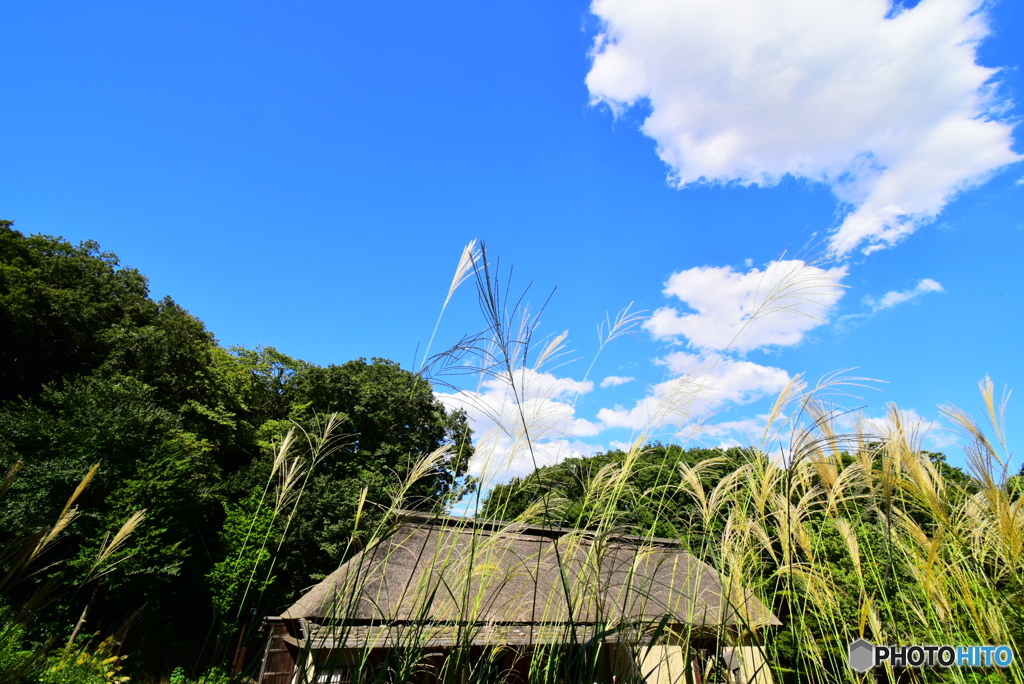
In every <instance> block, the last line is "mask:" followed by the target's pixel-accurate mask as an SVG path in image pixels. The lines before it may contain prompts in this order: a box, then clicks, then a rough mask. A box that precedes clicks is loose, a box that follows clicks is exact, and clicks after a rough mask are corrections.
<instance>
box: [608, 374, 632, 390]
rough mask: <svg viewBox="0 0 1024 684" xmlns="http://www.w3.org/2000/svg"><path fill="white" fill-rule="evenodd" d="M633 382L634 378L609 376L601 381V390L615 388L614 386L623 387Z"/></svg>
mask: <svg viewBox="0 0 1024 684" xmlns="http://www.w3.org/2000/svg"><path fill="white" fill-rule="evenodd" d="M634 380H636V378H632V377H625V376H622V375H609V376H608V377H607V378H605V379H604V380H602V381H601V389H605V388H607V387H615V386H616V385H625V384H626V383H627V382H633V381H634Z"/></svg>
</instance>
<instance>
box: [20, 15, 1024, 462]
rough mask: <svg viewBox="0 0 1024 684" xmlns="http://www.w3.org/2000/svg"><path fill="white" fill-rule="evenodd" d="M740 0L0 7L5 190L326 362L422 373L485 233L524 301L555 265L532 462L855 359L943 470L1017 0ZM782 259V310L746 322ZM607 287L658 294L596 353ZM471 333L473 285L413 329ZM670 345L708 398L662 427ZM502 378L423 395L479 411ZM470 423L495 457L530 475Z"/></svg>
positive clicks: (977, 344)
mask: <svg viewBox="0 0 1024 684" xmlns="http://www.w3.org/2000/svg"><path fill="white" fill-rule="evenodd" d="M760 4H761V3H759V2H756V1H755V0H743V1H739V2H736V3H734V4H733V5H731V6H730V9H729V10H728V11H726V10H724V9H723V8H722V6H721V5H720V4H718V3H711V2H706V1H705V2H697V1H694V0H680V1H678V2H670V1H669V0H597V1H596V2H594V3H593V4H588V3H586V2H569V1H566V2H557V3H553V2H540V1H536V2H531V1H519V2H515V3H512V2H470V1H468V0H467V1H461V2H447V1H440V2H433V3H413V2H388V3H367V4H364V5H357V4H355V3H345V4H342V3H329V2H314V1H308V2H299V3H289V4H287V5H286V4H284V3H267V2H263V3H260V2H244V3H243V2H223V3H214V4H213V5H210V4H209V3H202V4H200V3H190V2H176V3H167V2H153V3H144V4H140V3H127V2H125V3H116V2H106V3H94V4H92V5H88V6H86V5H82V4H81V3H60V2H37V3H7V4H6V5H5V6H4V7H3V8H2V9H0V20H2V22H3V26H4V28H5V48H6V49H5V55H4V58H3V67H2V69H0V92H3V94H4V97H3V100H4V107H3V108H2V110H0V121H2V124H3V126H2V130H3V135H2V136H0V157H2V159H3V164H2V166H0V217H3V218H8V219H14V220H15V221H16V226H17V227H18V228H19V229H20V230H22V231H25V232H29V233H36V232H40V233H47V234H59V235H64V236H65V237H67V238H69V239H71V240H74V241H78V240H84V239H95V240H97V241H99V242H100V243H101V245H102V246H103V247H104V248H105V249H108V250H112V251H114V252H116V253H118V254H119V255H120V256H121V258H122V261H123V263H125V264H127V265H131V266H134V267H137V268H139V269H140V270H142V271H143V272H144V273H146V274H147V275H148V276H149V277H150V280H151V287H152V292H153V295H154V296H156V297H161V296H163V295H167V294H169V295H171V296H172V297H174V298H175V299H176V300H177V301H178V302H179V303H180V304H182V305H183V306H185V307H186V308H187V309H188V310H190V311H191V312H192V313H194V314H195V315H197V316H199V317H200V318H201V319H202V320H203V321H205V322H206V324H207V325H208V326H209V327H210V329H211V330H213V331H214V333H215V334H216V335H217V337H218V339H219V340H220V341H221V343H223V344H225V345H246V346H249V347H253V346H257V345H272V346H275V347H277V348H278V349H280V350H282V351H284V352H286V353H288V354H291V355H293V356H296V357H299V358H303V359H307V360H310V361H314V362H317V363H321V364H327V363H342V362H344V361H346V360H349V359H352V358H357V357H361V356H365V357H370V356H382V357H388V358H391V359H394V360H397V361H399V362H401V363H402V364H403V365H404V366H406V367H411V366H412V365H413V362H414V359H415V358H416V355H417V353H419V354H420V355H422V353H423V349H424V346H425V345H426V343H427V340H428V339H429V338H430V335H431V332H432V330H433V328H434V324H435V321H436V319H437V315H438V312H439V310H440V308H441V305H442V303H443V301H444V298H445V294H446V293H447V291H448V287H449V284H450V282H451V279H452V274H453V272H454V269H455V267H456V264H457V263H458V260H459V255H460V253H461V251H462V249H463V247H464V246H465V245H466V244H467V243H469V242H470V241H471V240H473V239H483V240H485V241H486V244H487V248H488V253H489V255H490V256H491V258H492V259H494V258H495V257H499V256H500V261H501V264H502V268H503V269H504V270H506V271H507V270H508V269H509V268H510V267H511V269H512V282H513V289H515V288H520V289H521V288H525V287H526V286H527V285H530V284H531V283H532V287H531V289H530V293H529V299H531V301H533V302H534V303H535V305H537V306H539V305H540V304H541V303H543V301H544V300H545V299H546V297H547V295H548V294H549V293H550V292H551V291H552V290H555V293H554V296H553V297H552V299H551V300H550V303H549V304H548V305H547V308H546V309H545V311H544V314H543V318H542V320H541V322H540V327H539V329H538V333H537V336H538V339H542V338H544V337H545V335H557V334H559V333H561V332H562V331H563V330H566V329H567V330H568V331H569V338H568V342H567V350H569V352H570V353H567V354H566V355H565V356H563V357H562V360H563V361H568V360H572V359H578V361H575V362H573V363H566V364H563V365H558V366H557V367H548V368H541V369H539V370H537V371H536V373H535V374H532V375H529V376H528V377H525V379H526V380H527V382H528V383H529V384H530V388H531V389H530V392H532V393H533V394H531V395H530V397H531V400H536V402H537V406H538V407H540V408H543V409H544V410H545V411H548V414H547V415H548V417H553V418H552V420H554V421H555V423H557V425H555V426H554V427H555V428H556V432H557V434H551V435H548V437H547V438H546V439H545V440H542V441H545V442H546V443H547V444H548V446H547V447H546V448H545V450H544V451H543V453H544V457H545V458H547V459H549V460H553V459H557V458H561V457H564V456H565V455H568V454H570V453H591V452H593V451H595V450H600V449H605V448H609V447H611V446H614V445H617V444H621V443H624V442H628V441H629V439H631V438H632V437H634V436H636V435H637V434H639V432H638V427H639V426H640V425H641V424H646V425H647V426H648V427H651V428H652V432H651V434H652V435H653V436H659V437H662V438H664V439H672V438H673V436H675V437H677V438H678V437H680V431H682V432H683V433H685V434H686V435H687V437H688V439H689V440H690V441H689V442H688V443H690V444H694V445H696V444H705V445H712V446H713V445H719V444H733V443H742V442H744V441H749V436H750V434H751V432H752V431H753V432H756V429H757V427H758V421H759V420H760V419H759V418H758V416H759V415H763V414H764V412H765V410H766V405H767V403H768V401H769V397H771V396H772V395H773V394H774V393H775V392H777V391H778V390H779V388H780V387H781V386H782V385H783V384H784V383H785V381H786V380H788V379H789V378H792V377H793V376H795V375H796V374H798V373H804V374H805V376H806V377H807V378H808V379H809V380H810V381H812V382H814V381H816V380H817V379H818V378H819V377H821V376H823V375H826V374H829V373H832V372H834V371H840V370H844V369H856V370H853V371H851V373H852V374H853V375H858V376H865V377H870V378H877V379H880V380H883V381H885V383H884V384H878V385H877V386H876V388H875V389H857V390H856V391H855V394H856V395H857V396H853V397H845V398H840V403H841V404H842V405H843V406H844V408H850V409H862V411H863V413H864V415H865V416H866V417H867V418H877V417H879V416H881V415H883V412H884V407H885V404H886V403H887V402H895V403H896V404H898V405H899V406H900V407H901V408H903V409H905V410H907V411H912V412H913V413H912V414H910V415H911V417H912V418H915V419H919V420H920V421H922V422H923V423H924V424H926V425H929V426H930V427H931V430H930V434H929V437H928V438H927V439H926V441H925V446H927V447H929V448H935V449H941V450H944V451H946V452H948V453H949V454H950V457H951V459H952V460H954V461H956V462H960V460H961V458H962V456H961V455H960V450H959V446H958V444H961V443H962V442H963V440H962V439H960V440H959V442H958V438H957V437H956V435H955V434H953V433H951V432H949V431H948V430H947V429H946V428H948V427H949V423H948V421H945V420H944V419H943V418H942V417H941V414H940V412H939V411H938V408H937V407H938V405H940V404H945V403H947V402H952V403H955V404H957V405H960V406H962V407H963V408H966V409H968V410H971V411H975V412H977V411H978V410H979V409H980V400H979V396H978V392H977V383H978V381H979V380H981V379H982V378H984V377H985V376H986V375H988V376H991V378H992V380H993V381H994V382H995V383H996V386H997V388H998V391H1000V392H1001V391H1002V389H1003V387H1008V388H1010V389H1013V388H1017V389H1018V390H1019V389H1020V388H1022V387H1024V363H1022V362H1021V360H1020V344H1019V342H1018V340H1019V338H1020V337H1021V334H1022V332H1024V330H1022V322H1024V294H1022V293H1024V282H1022V281H1024V277H1022V276H1021V272H1020V269H1019V268H1018V262H1019V260H1020V257H1021V255H1022V254H1024V212H1022V208H1024V201H1022V197H1024V184H1022V180H1024V165H1022V164H1021V163H1020V161H1019V160H1020V158H1021V152H1022V146H1021V144H1020V143H1019V142H1018V140H1019V137H1020V136H1019V132H1018V129H1019V126H1018V121H1019V120H1020V118H1021V115H1022V108H1021V105H1020V102H1021V101H1022V99H1024V77H1022V75H1021V66H1022V65H1024V48H1022V47H1021V42H1020V41H1019V40H1015V34H1016V33H1019V29H1020V27H1021V26H1024V10H1022V8H1021V6H1020V3H1014V2H1010V1H1009V0H1003V1H1001V2H995V3H991V4H989V3H985V4H981V5H979V4H978V3H977V2H970V1H967V0H923V1H922V2H920V3H919V4H913V3H912V4H909V5H901V6H900V7H898V8H895V9H894V8H892V7H891V6H889V5H887V4H886V3H884V2H878V1H876V0H863V1H861V0H858V1H857V2H850V0H829V1H827V2H823V1H820V0H815V1H813V2H812V1H810V0H782V1H780V2H779V3H774V4H773V5H772V8H771V11H770V12H765V11H764V10H762V9H761V7H760ZM787 277H790V278H792V277H797V279H798V281H799V282H802V283H804V284H805V289H804V290H802V291H800V292H794V291H792V290H790V291H789V293H790V294H791V295H792V294H796V295H798V296H797V297H793V298H791V299H788V300H784V301H783V304H784V305H785V306H787V307H788V310H789V312H790V314H793V312H794V311H795V313H796V314H798V315H788V314H787V313H786V312H782V313H781V314H775V315H773V316H768V317H765V318H761V319H758V320H757V321H755V322H754V323H752V324H749V325H746V326H744V325H743V321H744V318H743V316H744V313H745V312H746V313H749V308H750V306H751V305H752V303H753V304H754V305H756V300H757V298H758V294H757V293H758V292H763V291H764V289H765V287H766V286H770V285H773V284H778V283H780V282H785V281H786V278H787ZM759 287H760V290H759V289H758V288H759ZM630 303H632V307H633V310H635V311H640V312H645V313H646V315H647V316H648V317H649V318H647V319H646V320H645V321H643V322H641V323H640V324H639V325H638V327H637V329H636V334H634V335H631V336H627V337H623V338H620V339H618V340H615V341H614V342H612V343H611V344H609V345H608V346H607V347H606V348H605V349H603V350H602V351H601V353H600V355H597V352H598V337H597V334H596V326H597V325H598V323H600V322H601V321H603V320H604V319H605V317H606V315H607V314H609V313H610V314H612V315H614V314H615V312H617V311H619V310H620V309H622V308H623V307H625V306H626V305H629V304H630ZM745 307H746V308H745ZM805 314H811V315H813V316H814V318H813V319H812V318H809V317H808V316H807V315H805ZM479 325H480V319H479V316H478V315H477V313H476V310H475V297H474V295H473V293H472V291H471V289H469V288H464V289H462V290H460V291H459V292H457V293H456V295H455V296H454V298H453V300H452V302H451V305H450V306H449V308H448V310H447V312H446V314H445V318H444V320H443V321H442V325H441V328H440V330H439V333H438V337H437V339H436V340H435V343H434V348H433V350H434V351H437V350H439V349H441V348H443V347H445V346H446V345H448V344H451V343H453V342H454V341H455V340H457V339H458V338H459V336H460V335H461V334H463V333H465V332H469V331H472V330H475V329H476V328H478V327H479ZM595 356H597V361H596V362H595V363H594V367H593V369H592V371H591V372H590V374H589V376H586V377H585V374H586V373H587V369H588V366H589V364H590V362H591V360H592V359H593V358H594V357H595ZM702 369H703V370H702ZM680 372H683V373H689V376H688V377H690V378H691V379H692V378H697V377H699V378H701V380H702V384H703V385H705V386H707V387H709V388H710V389H711V390H712V391H711V393H710V394H707V395H706V396H707V397H708V398H705V399H702V400H701V401H700V402H697V403H692V404H690V405H689V408H690V409H691V410H690V412H689V413H688V414H687V415H685V416H684V415H679V416H674V417H673V416H671V415H668V416H667V417H666V415H667V414H666V412H665V411H664V410H662V411H661V414H660V415H661V419H660V420H653V419H652V418H651V417H652V416H654V415H656V414H658V410H659V406H661V405H659V403H658V402H659V401H662V400H664V399H665V394H666V392H669V391H670V390H671V388H672V387H675V386H674V385H670V384H667V383H672V382H678V374H679V373H680ZM610 377H615V378H620V379H624V378H632V380H630V381H628V382H622V383H621V384H613V383H614V381H605V380H606V379H607V378H610ZM602 384H603V385H604V387H602ZM659 393H660V394H659ZM505 394H506V393H505V391H504V390H503V389H501V388H495V387H490V388H488V387H478V386H476V385H475V384H473V383H471V382H470V383H469V384H467V385H466V387H465V392H464V393H463V394H462V395H460V396H455V394H454V392H448V396H446V401H450V402H453V403H454V402H455V401H456V400H457V399H459V398H460V397H461V399H463V400H469V401H471V402H472V403H473V405H474V406H475V408H474V410H473V411H471V413H472V415H473V416H474V419H475V420H476V425H477V427H478V428H479V431H480V434H481V435H482V434H483V433H484V431H485V430H486V429H487V428H488V421H487V419H486V413H487V412H486V411H483V410H482V408H483V407H487V406H489V407H492V408H493V407H495V406H497V405H499V404H500V402H502V401H504V398H505ZM661 408H662V409H663V408H664V406H661ZM705 411H707V413H705ZM668 413H671V412H668ZM698 414H700V417H701V419H702V421H703V424H704V425H705V426H706V429H705V430H704V431H703V432H701V433H699V434H695V435H694V434H691V433H692V429H691V428H692V425H693V421H694V419H695V416H697V415H698ZM1022 415H1024V414H1022V412H1021V411H1020V410H1018V407H1017V406H1015V405H1014V403H1013V402H1011V404H1010V408H1009V414H1008V433H1009V437H1010V443H1011V448H1012V445H1013V444H1014V443H1017V444H1019V435H1020V432H1021V428H1024V419H1022ZM652 423H653V424H652ZM1014 440H1017V441H1016V442H1014ZM505 446H507V445H505ZM494 449H495V450H496V453H501V454H503V456H505V457H509V456H510V457H511V459H512V460H511V462H508V463H506V464H505V465H504V466H502V468H500V469H498V470H500V473H498V474H496V475H494V477H497V478H498V479H501V478H504V477H508V476H509V475H510V474H515V473H521V472H524V471H525V470H526V469H527V468H528V467H529V462H528V461H526V460H524V459H523V457H522V454H516V453H511V454H509V452H508V449H505V447H503V446H502V444H501V440H500V439H499V440H497V441H496V442H495V445H494ZM502 449H505V451H502ZM496 458H497V457H496Z"/></svg>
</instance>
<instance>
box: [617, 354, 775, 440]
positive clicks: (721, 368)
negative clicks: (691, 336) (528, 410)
mask: <svg viewBox="0 0 1024 684" xmlns="http://www.w3.org/2000/svg"><path fill="white" fill-rule="evenodd" d="M662 363H664V364H666V365H668V366H669V368H670V370H672V371H673V373H675V374H676V375H675V377H673V378H672V379H671V380H667V381H665V382H662V383H658V384H656V385H654V386H653V387H651V389H650V391H649V392H648V394H647V395H646V396H645V397H643V398H642V399H640V400H639V401H637V402H636V404H635V405H634V406H633V407H631V408H625V407H622V406H616V407H614V408H603V409H601V410H600V411H598V413H597V418H598V420H600V421H601V422H602V423H603V424H604V425H605V427H609V428H612V427H617V428H627V429H629V430H634V431H639V430H645V429H649V430H657V429H659V428H666V427H672V428H676V429H678V428H681V427H683V426H690V427H691V428H692V427H693V426H694V425H696V424H699V423H701V422H702V421H703V420H704V419H705V418H706V417H707V416H708V414H709V413H711V412H713V411H715V410H716V409H718V408H721V407H722V406H723V405H725V404H726V403H733V404H749V403H751V402H754V401H757V400H758V399H761V398H763V397H765V396H768V395H772V394H776V393H777V392H779V391H780V390H781V389H782V388H783V387H785V386H786V383H788V382H789V380H790V376H789V373H787V372H786V371H784V370H782V369H781V368H773V367H771V366H762V365H759V364H756V363H753V362H751V361H741V360H736V359H730V358H725V357H713V356H712V357H708V356H703V355H699V354H687V353H685V352H676V353H673V354H669V355H668V357H666V358H665V359H664V360H663V361H662Z"/></svg>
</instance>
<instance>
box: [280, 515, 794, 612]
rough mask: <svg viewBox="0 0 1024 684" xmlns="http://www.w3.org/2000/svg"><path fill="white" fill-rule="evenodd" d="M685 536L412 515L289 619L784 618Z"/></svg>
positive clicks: (301, 602)
mask: <svg viewBox="0 0 1024 684" xmlns="http://www.w3.org/2000/svg"><path fill="white" fill-rule="evenodd" d="M726 594H727V592H726V591H724V589H723V586H722V581H721V579H720V577H719V575H718V573H716V572H715V570H714V569H712V568H711V567H710V566H708V565H707V564H706V563H703V562H701V561H700V560H698V559H697V558H695V557H694V556H692V555H690V554H689V553H687V552H686V551H685V550H683V549H681V548H680V547H679V545H678V542H675V541H672V540H664V539H645V538H641V537H628V536H618V537H611V536H604V537H595V536H594V535H593V534H592V533H587V532H581V531H574V530H567V529H562V528H551V527H528V526H522V525H518V526H517V525H512V524H508V523H499V522H489V521H471V520H464V519H459V518H447V517H429V516H423V515H409V516H407V517H406V518H405V519H404V520H403V521H402V522H401V523H400V524H399V525H398V528H397V530H396V531H395V533H394V534H392V535H391V536H389V537H388V538H386V539H384V540H383V541H381V542H380V543H378V544H376V545H374V546H372V547H371V548H368V549H365V550H363V551H362V552H360V553H358V554H356V555H355V556H354V557H352V558H351V559H349V560H348V561H347V562H345V563H344V564H343V565H341V566H340V567H339V568H338V569H337V570H335V571H334V572H333V573H331V575H329V576H328V577H327V578H326V579H324V580H323V581H322V582H321V583H320V584H318V585H316V586H315V587H313V589H311V590H310V591H309V592H307V593H306V594H305V595H304V596H302V598H300V599H299V600H298V601H297V602H296V603H295V605H293V606H291V607H290V608H289V609H288V610H287V611H286V612H285V613H283V614H282V616H281V617H282V618H285V619H297V618H303V619H305V621H313V622H318V623H323V624H326V623H333V624H349V625H359V624H362V625H366V624H377V625H379V624H425V623H431V624H462V625H466V624H476V625H496V624H505V625H510V624H519V625H529V626H531V627H529V629H531V630H532V629H533V627H532V626H535V625H549V626H551V625H559V624H563V625H564V624H570V623H572V624H578V623H588V624H595V623H599V624H606V625H607V624H640V623H657V622H659V621H661V620H662V619H663V618H665V617H666V616H668V622H670V623H672V624H683V625H695V626H702V627H704V626H706V627H711V626H718V625H747V626H752V627H758V626H763V625H766V624H779V622H778V620H777V619H776V618H775V617H774V616H773V615H772V614H771V612H770V611H769V610H768V609H767V608H766V607H765V606H764V604H762V603H761V602H760V601H758V600H757V599H756V598H754V597H752V596H749V595H748V596H746V598H745V600H743V599H740V600H730V599H729V597H728V596H727V595H726Z"/></svg>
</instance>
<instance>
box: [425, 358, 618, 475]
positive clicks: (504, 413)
mask: <svg viewBox="0 0 1024 684" xmlns="http://www.w3.org/2000/svg"><path fill="white" fill-rule="evenodd" d="M513 379H514V385H515V386H514V387H513V383H512V382H510V379H509V378H508V377H507V376H505V377H501V376H499V377H490V378H487V379H486V380H485V381H484V382H483V383H482V385H481V386H480V388H478V389H477V390H476V391H473V390H460V391H456V392H449V393H445V392H437V393H436V396H437V398H438V399H439V400H440V401H441V402H442V403H443V404H444V405H445V406H446V407H448V408H454V409H463V410H465V411H466V414H467V416H468V418H469V424H470V427H472V428H473V433H474V435H475V437H476V455H475V456H474V458H473V461H472V462H471V463H470V466H469V472H470V474H471V475H474V476H476V477H485V479H487V481H488V482H490V483H492V484H493V483H494V482H501V481H505V480H507V479H508V478H511V477H516V476H518V475H520V474H523V473H525V472H529V471H530V470H532V469H533V467H534V463H535V462H536V463H537V464H539V465H551V464H552V463H557V462H558V461H560V460H561V459H563V458H566V457H567V456H570V455H579V454H585V453H589V450H590V449H592V448H593V447H591V446H589V445H586V444H584V443H582V442H580V441H578V440H572V439H570V438H577V437H592V436H594V435H597V434H598V433H600V432H601V431H602V430H603V429H604V426H603V425H601V424H600V423H594V422H591V421H588V420H586V419H583V418H577V417H576V409H575V408H574V406H573V401H574V399H575V398H576V396H577V395H578V394H585V393H587V392H590V391H592V390H593V389H594V383H593V382H590V381H585V382H584V381H579V380H573V379H572V378H565V377H558V376H555V375H552V374H550V373H541V372H538V371H534V370H530V369H520V370H518V371H516V373H515V375H514V378H513ZM531 446H532V449H531ZM495 478H498V479H495Z"/></svg>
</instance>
